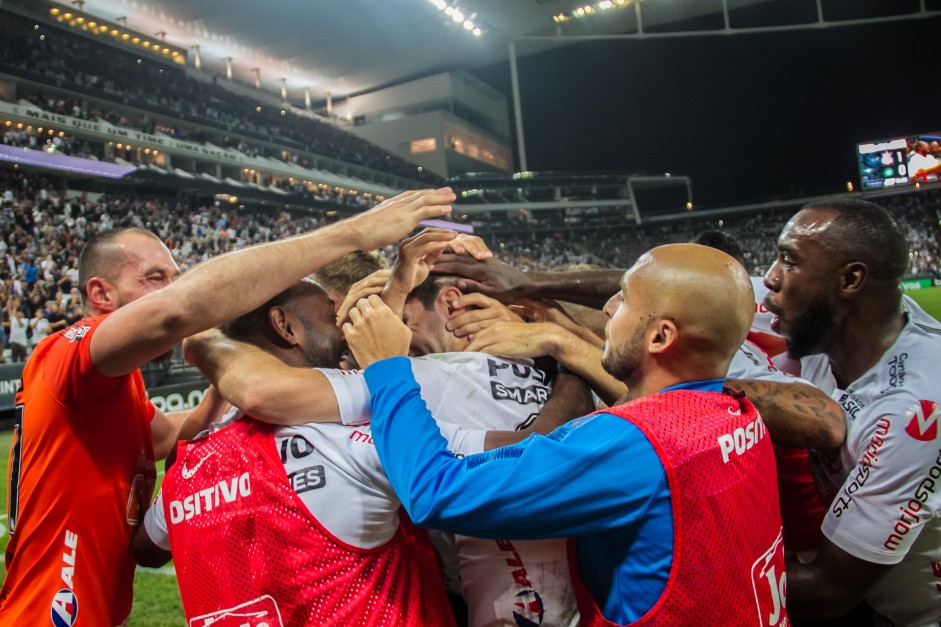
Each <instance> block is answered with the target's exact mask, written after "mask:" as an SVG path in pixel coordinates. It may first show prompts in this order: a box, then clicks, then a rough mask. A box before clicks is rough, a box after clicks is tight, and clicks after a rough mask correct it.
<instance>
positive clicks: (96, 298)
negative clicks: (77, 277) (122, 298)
mask: <svg viewBox="0 0 941 627" xmlns="http://www.w3.org/2000/svg"><path fill="white" fill-rule="evenodd" d="M85 292H86V293H87V294H88V304H89V305H90V307H89V309H92V310H98V311H114V310H115V309H117V293H116V291H115V290H114V289H113V288H112V285H111V283H110V282H108V281H106V280H104V279H101V278H98V277H92V278H90V279H88V283H86V284H85Z"/></svg>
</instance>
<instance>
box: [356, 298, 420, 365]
mask: <svg viewBox="0 0 941 627" xmlns="http://www.w3.org/2000/svg"><path fill="white" fill-rule="evenodd" d="M343 334H344V335H345V336H346V341H347V343H348V344H349V346H350V350H352V351H353V356H354V357H356V362H357V363H358V364H359V366H360V368H366V367H368V366H370V365H371V364H373V363H375V362H377V361H380V360H382V359H386V358H388V357H398V356H403V355H408V347H409V344H410V343H411V341H412V332H411V331H410V330H409V328H408V327H406V326H405V324H403V323H402V321H401V320H400V319H399V318H398V316H396V315H395V313H393V311H392V310H391V309H389V307H388V306H387V305H386V304H385V303H384V302H382V299H381V298H379V297H378V296H376V295H372V296H370V297H369V298H365V299H362V300H360V301H359V302H358V303H356V306H355V307H353V308H352V309H350V322H347V323H345V324H344V325H343Z"/></svg>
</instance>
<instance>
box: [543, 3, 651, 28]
mask: <svg viewBox="0 0 941 627" xmlns="http://www.w3.org/2000/svg"><path fill="white" fill-rule="evenodd" d="M639 1H640V0H601V1H600V2H596V3H594V4H585V5H582V6H580V7H576V8H575V9H572V10H571V11H568V12H564V13H558V14H556V15H553V16H552V21H553V22H555V23H556V24H562V23H563V22H568V21H569V20H578V19H582V18H585V17H589V16H591V15H596V14H598V13H602V12H606V11H610V10H612V9H618V8H621V7H624V6H627V5H629V4H632V3H633V2H639Z"/></svg>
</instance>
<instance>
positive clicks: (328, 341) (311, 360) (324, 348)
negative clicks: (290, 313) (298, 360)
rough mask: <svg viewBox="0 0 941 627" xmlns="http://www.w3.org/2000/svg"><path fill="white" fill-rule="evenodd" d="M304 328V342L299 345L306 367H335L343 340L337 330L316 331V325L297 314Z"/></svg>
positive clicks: (337, 363) (341, 349) (338, 361)
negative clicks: (334, 331) (331, 331)
mask: <svg viewBox="0 0 941 627" xmlns="http://www.w3.org/2000/svg"><path fill="white" fill-rule="evenodd" d="M298 317H299V318H301V322H302V324H303V325H304V327H305V329H306V331H307V332H306V333H305V334H304V344H303V346H302V347H301V350H302V352H303V357H304V362H305V364H306V365H307V367H308V368H337V367H338V366H339V365H340V357H341V355H342V352H343V342H342V341H341V340H340V334H339V332H336V333H334V334H333V335H330V333H329V332H320V333H318V332H317V331H318V327H317V326H316V325H314V324H313V323H311V322H310V320H309V319H307V318H306V317H304V316H298Z"/></svg>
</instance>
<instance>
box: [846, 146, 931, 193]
mask: <svg viewBox="0 0 941 627" xmlns="http://www.w3.org/2000/svg"><path fill="white" fill-rule="evenodd" d="M939 141H941V133H931V134H923V135H915V136H909V137H899V138H897V139H886V140H880V141H875V142H866V143H863V144H858V145H857V146H856V156H857V159H858V163H859V178H860V182H861V183H862V189H864V190H869V189H883V188H886V187H896V186H899V185H903V186H904V185H913V184H915V183H918V182H934V181H937V180H938V176H937V173H926V172H925V171H924V170H925V168H928V169H930V168H931V167H932V166H934V165H935V164H938V163H941V146H939Z"/></svg>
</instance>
